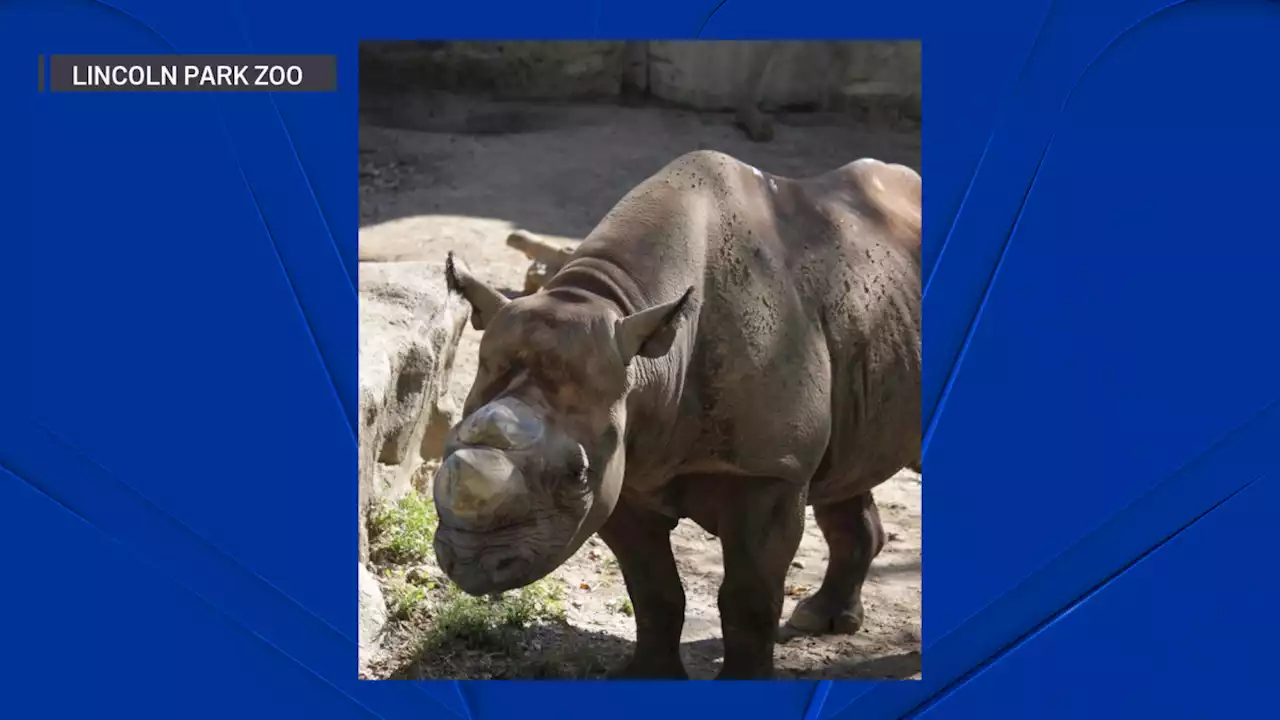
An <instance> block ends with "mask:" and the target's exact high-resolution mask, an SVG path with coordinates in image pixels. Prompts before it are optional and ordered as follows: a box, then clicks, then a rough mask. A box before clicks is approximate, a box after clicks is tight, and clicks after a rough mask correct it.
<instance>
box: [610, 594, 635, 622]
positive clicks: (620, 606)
mask: <svg viewBox="0 0 1280 720" xmlns="http://www.w3.org/2000/svg"><path fill="white" fill-rule="evenodd" d="M614 609H615V610H617V611H618V612H620V613H622V614H623V615H626V616H627V617H635V614H636V609H635V606H633V605H632V604H631V599H630V598H623V599H621V600H618V601H617V602H616V603H615V604H614Z"/></svg>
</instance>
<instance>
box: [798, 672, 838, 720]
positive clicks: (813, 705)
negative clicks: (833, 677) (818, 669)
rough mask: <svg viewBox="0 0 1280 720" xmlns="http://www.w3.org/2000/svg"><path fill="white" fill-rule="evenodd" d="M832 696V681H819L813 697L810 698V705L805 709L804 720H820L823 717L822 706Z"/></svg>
mask: <svg viewBox="0 0 1280 720" xmlns="http://www.w3.org/2000/svg"><path fill="white" fill-rule="evenodd" d="M829 694H831V681H830V680H819V681H818V684H817V685H815V686H814V687H813V695H811V696H809V705H808V706H806V707H805V709H804V720H818V718H819V717H821V716H822V706H823V704H825V703H826V702H827V695H829Z"/></svg>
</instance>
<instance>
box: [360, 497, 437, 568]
mask: <svg viewBox="0 0 1280 720" xmlns="http://www.w3.org/2000/svg"><path fill="white" fill-rule="evenodd" d="M437 522H438V519H437V517H436V508H435V505H434V504H432V502H431V500H430V498H426V497H423V496H422V495H419V494H418V493H416V492H410V493H409V494H408V495H405V496H404V497H403V498H401V499H400V500H399V501H398V502H396V503H395V504H393V505H392V504H383V505H381V506H379V507H375V508H374V509H373V511H372V512H371V513H370V514H369V555H370V559H371V560H372V561H373V562H374V563H376V564H379V565H407V564H411V563H420V562H424V561H425V560H427V559H428V558H429V557H431V555H432V553H433V549H432V542H433V541H434V540H435V529H436V523H437Z"/></svg>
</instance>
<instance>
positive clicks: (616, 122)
mask: <svg viewBox="0 0 1280 720" xmlns="http://www.w3.org/2000/svg"><path fill="white" fill-rule="evenodd" d="M407 105H409V106H407ZM411 105H412V103H406V102H398V103H382V104H381V105H378V104H377V103H373V102H369V103H366V104H365V105H364V106H363V107H362V117H361V129H360V218H361V230H360V259H361V261H362V262H387V261H396V260H412V259H424V260H440V261H443V259H444V257H445V254H446V252H448V251H450V250H452V251H455V252H457V253H458V254H459V255H461V256H462V257H463V258H465V260H466V262H467V263H468V264H469V265H470V266H471V268H472V270H473V272H474V273H475V274H476V275H477V276H479V277H481V278H482V279H484V280H486V281H488V282H490V283H492V284H493V285H495V286H496V287H499V288H504V289H510V290H513V291H514V290H518V289H520V288H521V287H522V286H523V279H524V274H525V271H526V269H527V268H528V266H529V262H528V260H527V259H526V258H525V257H524V256H523V255H522V254H520V253H519V252H517V251H515V250H512V249H510V248H508V247H507V246H506V244H505V240H506V237H507V235H508V234H509V233H510V232H511V231H512V230H514V229H517V228H520V229H524V230H528V231H531V232H534V233H537V234H541V235H544V236H549V237H552V238H559V239H567V240H574V241H576V240H579V239H581V238H582V237H584V236H585V235H586V234H587V233H589V232H590V230H591V229H592V227H593V226H594V224H595V223H596V222H597V221H598V220H599V219H600V218H601V217H602V216H603V215H604V214H605V212H607V211H608V209H609V208H610V207H611V206H612V205H613V204H614V203H616V202H617V201H618V200H619V199H621V197H622V196H623V195H624V194H625V193H626V192H627V191H629V190H630V189H631V188H632V187H633V186H635V185H636V184H638V183H639V182H640V181H641V180H643V179H644V178H645V177H647V176H648V175H650V174H652V173H653V172H655V171H657V170H658V169H659V168H661V167H662V166H663V165H664V164H666V163H667V162H669V161H670V160H672V159H674V158H675V157H677V156H678V155H680V154H682V153H684V152H688V151H691V150H695V149H701V148H710V149H715V150H721V151H723V152H727V153H729V154H730V155H733V156H735V157H738V158H740V159H742V160H744V161H746V162H748V163H751V164H753V165H756V166H757V167H759V168H761V169H762V170H765V171H766V172H770V173H774V174H777V175H782V176H789V177H803V176H808V175H814V174H818V173H821V172H824V171H826V170H829V169H832V168H834V167H836V166H838V165H841V164H844V163H846V162H849V161H851V160H854V159H857V158H859V157H876V158H879V159H882V160H885V161H890V162H899V163H903V164H906V165H910V166H912V167H914V168H917V169H919V168H920V138H919V129H918V127H904V126H902V125H901V124H896V123H895V124H880V125H879V126H878V127H870V126H868V125H867V124H866V123H861V124H859V123H854V122H851V121H850V120H849V119H847V118H838V117H832V116H819V115H812V114H810V115H804V116H801V115H795V116H780V117H779V124H778V127H777V135H776V138H775V140H774V141H773V142H772V143H767V144H756V143H752V142H750V141H748V140H747V139H746V138H745V137H744V136H743V135H742V134H741V133H740V132H739V131H738V130H736V129H735V128H734V127H733V125H732V122H731V119H730V118H729V116H727V115H721V114H698V113H691V112H684V111H678V110H671V109H663V108H624V107H616V106H606V105H577V106H555V107H551V106H545V105H542V106H515V105H509V104H507V105H482V104H476V103H474V102H470V101H462V100H457V99H448V100H447V101H442V102H434V103H424V104H423V105H422V106H420V107H412V106H411ZM479 337H480V333H478V332H476V331H474V330H472V329H471V328H470V327H468V328H467V330H466V332H465V334H464V336H463V339H462V343H461V345H460V347H459V351H458V356H457V359H456V364H455V367H454V373H453V377H452V379H451V390H450V398H449V399H448V400H449V402H452V403H454V404H455V405H456V406H457V407H460V406H461V404H462V399H463V398H464V397H465V395H466V392H467V390H468V389H469V387H470V384H471V381H472V379H473V378H474V376H475V372H476V362H477V360H476V351H477V347H478V343H479ZM920 488H921V485H920V477H919V476H918V475H916V474H915V473H913V472H911V471H908V470H904V471H902V472H901V473H899V474H898V475H897V476H895V477H894V478H893V479H892V480H890V481H888V482H887V483H885V484H884V485H882V486H881V487H880V488H878V489H877V491H876V493H875V494H876V499H877V502H878V504H879V506H880V511H881V517H882V518H883V521H884V525H885V529H886V531H887V534H888V543H887V545H886V547H885V549H884V551H883V552H882V553H881V554H880V556H879V557H878V558H877V560H876V562H875V564H874V566H873V568H872V571H871V577H870V579H869V580H868V583H867V586H866V588H865V591H864V603H865V607H866V618H867V620H866V626H865V627H864V628H863V630H862V631H861V632H859V633H858V634H857V635H854V636H836V637H820V638H809V637H798V638H789V639H786V640H785V641H784V642H781V643H780V644H779V645H778V647H777V651H776V661H777V666H778V674H779V676H780V677H803V678H918V677H919V676H920V665H921V663H920V653H919V650H920V641H921V636H920V622H921V601H920V598H921V571H920V551H921V531H920V519H921V499H920V495H921V490H920ZM672 542H673V546H674V548H675V555H676V559H677V562H678V564H679V566H680V570H681V575H682V577H683V580H684V585H685V592H686V596H687V620H686V623H685V628H684V642H685V644H684V650H683V652H684V655H685V662H686V665H687V667H688V669H689V673H690V675H691V677H693V678H710V677H713V676H714V675H715V673H716V672H717V671H718V669H719V664H720V661H721V653H722V648H721V645H720V641H719V637H720V624H719V613H718V611H717V609H716V592H717V589H718V587H719V583H720V580H721V578H722V576H723V569H722V565H721V552H720V546H719V543H718V542H717V540H716V539H715V538H714V537H713V536H711V535H709V534H707V533H706V532H704V531H703V530H702V529H701V528H699V527H698V526H696V525H694V524H692V523H690V522H688V521H685V522H682V523H681V524H680V525H679V527H678V528H677V529H676V531H675V532H674V533H673V537H672ZM826 558H827V547H826V544H825V543H824V541H823V540H822V536H821V534H820V532H819V531H818V528H817V526H816V524H815V523H814V521H813V516H812V511H810V513H809V520H808V524H807V528H806V531H805V536H804V540H803V542H802V544H801V547H800V550H799V553H798V554H797V556H796V560H795V562H794V563H793V565H792V568H791V572H790V574H789V576H788V579H787V588H788V598H787V602H786V607H785V608H784V618H785V617H786V616H787V615H788V614H789V613H790V612H791V610H792V608H794V606H795V603H796V602H797V601H798V600H799V599H801V598H803V597H804V596H805V595H806V594H808V593H809V592H810V591H812V590H813V589H816V588H817V586H818V585H819V584H820V583H821V579H822V573H823V570H824V569H825V567H826ZM552 577H553V579H554V581H555V582H557V583H560V584H562V585H563V596H564V602H565V605H566V609H567V619H568V627H561V628H539V629H536V630H531V631H530V632H531V633H532V635H531V638H530V640H529V642H528V643H527V644H526V649H527V651H528V652H530V653H535V654H536V653H538V652H539V651H540V648H552V647H555V648H558V649H560V650H563V649H564V648H565V647H571V648H572V651H573V652H574V653H576V654H578V655H579V656H582V655H586V656H589V657H590V659H591V660H592V662H591V663H590V664H589V665H590V669H583V670H581V671H580V672H579V674H580V676H587V677H594V676H598V675H599V674H600V671H602V669H603V667H606V666H610V665H613V664H614V663H616V662H617V660H620V659H621V658H623V657H624V656H625V655H626V653H627V652H629V648H630V644H631V641H633V640H634V637H635V627H634V619H633V618H632V617H630V615H629V614H628V612H627V610H629V605H628V604H627V603H626V602H625V599H626V589H625V587H624V585H623V582H622V576H621V573H620V572H619V571H618V569H617V564H616V562H615V561H614V560H613V558H612V555H611V554H610V552H609V550H608V548H606V547H605V546H604V543H603V542H601V541H600V540H599V539H598V538H592V539H591V540H590V541H589V542H588V543H587V544H586V545H585V546H584V547H583V548H582V550H581V551H580V552H579V553H578V554H577V555H576V556H575V557H573V558H572V559H571V560H570V561H569V562H568V563H566V564H565V565H564V566H562V567H561V568H560V569H559V570H558V571H556V573H555V574H554V575H553V576H552ZM412 632H413V630H412V628H399V629H397V628H392V630H391V633H390V635H389V637H388V639H387V641H386V642H384V647H385V648H386V650H385V651H384V655H385V656H386V657H384V658H383V659H382V660H381V661H380V662H378V663H375V667H376V668H378V669H376V670H375V674H377V675H378V676H382V677H388V676H406V672H408V673H409V674H410V675H414V674H416V675H418V676H423V675H427V674H429V673H431V672H433V671H432V670H431V669H430V668H431V663H430V662H428V663H426V664H425V665H424V664H421V663H419V665H418V669H417V670H415V671H406V669H405V668H404V667H397V656H398V655H402V654H403V652H404V648H406V647H408V646H409V645H410V644H411V640H412V638H411V637H408V636H409V635H411V634H412ZM401 659H402V658H401ZM485 662H486V663H487V664H488V665H489V666H492V664H493V663H494V662H498V663H501V662H502V660H501V659H500V658H499V659H496V660H495V658H493V657H489V658H487V659H486V661H485ZM447 666H448V667H450V668H454V669H455V671H456V668H457V667H459V666H458V665H457V663H452V664H449V665H447ZM463 672H466V671H465V670H464V671H463ZM454 676H455V677H456V675H454ZM485 676H494V677H502V676H507V677H510V676H511V675H510V674H507V673H504V672H502V670H501V669H498V670H497V671H494V670H493V668H492V667H489V670H488V671H487V672H486V673H485Z"/></svg>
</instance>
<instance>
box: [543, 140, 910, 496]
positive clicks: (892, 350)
mask: <svg viewBox="0 0 1280 720" xmlns="http://www.w3.org/2000/svg"><path fill="white" fill-rule="evenodd" d="M891 167H892V166H887V165H884V164H883V163H876V162H875V161H859V162H855V163H851V164H850V165H846V166H844V167H843V168H840V169H837V170H834V171H832V172H829V173H826V174H825V175H822V176H819V177H815V178H810V179H802V180H793V179H789V178H784V177H779V176H775V175H770V174H768V173H764V172H762V171H760V170H758V169H756V168H754V167H752V166H750V165H747V164H745V163H742V162H740V161H738V160H736V159H734V158H732V157H730V156H728V155H724V154H722V153H717V152H710V151H700V152H696V153H691V154H689V155H685V156H683V157H681V158H679V159H677V160H675V161H673V162H672V163H670V164H669V165H668V166H667V167H666V168H664V169H663V170H662V171H660V172H659V173H657V174H655V175H654V176H653V177H651V178H649V179H648V180H646V181H645V182H644V183H642V184H641V185H639V186H638V187H636V188H635V189H634V190H632V192H631V193H629V194H628V195H627V196H626V197H625V198H623V200H622V201H620V202H619V203H618V205H617V206H615V207H614V209H613V210H612V211H611V212H610V213H609V215H607V216H606V217H605V219H604V220H602V222H601V223H600V224H599V226H597V228H596V230H595V231H594V232H593V233H592V234H591V236H590V237H588V238H587V240H586V241H585V242H584V243H583V244H582V245H581V246H580V247H579V249H578V251H577V252H576V253H575V258H574V260H573V261H571V262H570V264H569V265H566V269H568V268H570V267H571V266H573V265H574V264H575V263H577V264H578V266H579V267H586V266H588V265H590V264H591V263H592V262H595V261H598V260H603V261H605V262H604V263H603V264H602V265H601V267H602V268H605V267H611V266H616V267H622V268H625V270H626V272H625V273H623V274H622V275H621V276H617V277H615V280H616V284H617V285H618V286H619V288H620V291H621V293H622V294H623V295H626V296H627V297H628V298H629V299H630V303H629V304H630V305H631V307H630V308H628V309H629V310H635V309H639V307H643V306H645V305H651V304H656V303H660V302H667V301H670V300H673V299H675V298H677V297H679V296H680V294H681V293H682V292H683V291H684V290H685V289H686V288H688V287H689V286H693V287H694V289H695V295H694V302H695V306H696V308H697V310H696V312H695V313H694V315H693V317H692V320H691V322H690V323H689V324H688V325H687V326H686V327H687V329H686V330H685V331H684V332H683V333H682V336H683V340H682V343H678V344H677V347H678V349H677V351H676V352H675V353H673V355H672V356H671V357H669V358H664V359H663V360H662V361H658V362H657V363H656V367H659V368H661V372H664V373H666V374H668V375H672V374H679V375H680V377H679V378H677V379H668V381H666V382H664V383H661V384H660V386H661V387H662V388H663V392H666V393H668V395H674V396H675V398H674V399H675V400H676V401H677V402H678V409H677V412H676V413H675V415H674V416H664V415H663V414H662V412H658V411H654V412H652V413H646V415H645V416H646V417H647V418H648V419H649V420H650V421H649V422H648V423H647V426H646V427H644V428H642V429H638V430H637V431H636V434H635V436H634V437H633V438H632V439H631V448H632V450H633V452H630V453H629V454H628V484H632V483H634V484H635V486H636V487H634V488H633V489H634V490H637V491H640V492H648V491H650V490H656V489H657V487H656V486H655V485H654V483H660V482H661V478H664V477H670V476H671V475H673V474H674V475H680V474H686V473H698V472H707V471H714V472H730V473H739V474H743V475H759V476H772V477H780V478H784V479H788V480H792V481H795V482H797V483H803V482H807V481H808V480H810V478H814V479H815V487H814V490H815V493H814V495H816V496H818V497H821V496H822V495H824V494H831V493H836V494H846V490H847V489H848V488H850V487H852V486H854V485H858V484H860V483H864V484H865V483H867V482H873V481H870V480H866V479H865V478H866V477H869V476H874V475H876V474H877V472H878V470H879V468H880V466H882V465H883V464H884V463H885V462H891V461H890V460H881V459H876V458H870V459H868V456H869V455H878V456H884V457H885V458H892V457H896V456H897V455H901V454H903V453H904V452H905V453H908V454H909V453H910V452H911V449H910V448H907V449H905V450H904V449H902V448H901V447H900V446H902V445H903V444H904V441H902V440H900V439H899V436H901V435H902V434H903V428H904V427H906V426H910V432H909V433H907V434H909V435H912V436H913V437H914V443H915V450H914V452H915V453H916V457H918V453H919V449H918V446H919V405H920V403H919V362H920V361H919V295H920V293H919V286H920V281H919V261H918V243H919V241H918V230H917V231H916V233H915V236H916V238H917V239H916V240H915V247H916V250H915V251H914V254H913V252H912V250H911V246H912V243H911V241H910V238H911V232H910V228H909V224H904V223H902V222H901V217H903V215H901V214H899V215H895V216H893V218H896V219H892V218H890V215H889V214H887V213H886V212H885V208H888V207H890V206H891V205H892V203H894V202H898V201H897V199H896V198H895V197H894V194H893V193H894V192H895V191H893V190H890V189H888V188H886V189H885V191H878V192H879V195H878V196H876V195H874V194H873V193H869V192H868V191H867V188H868V187H871V185H870V184H869V183H870V179H872V178H875V177H877V176H878V174H879V173H881V172H883V168H891ZM891 172H897V171H896V170H892V171H891ZM908 172H910V171H908ZM881 182H882V183H883V179H882V180H881ZM916 197H918V189H917V191H916ZM898 204H899V205H903V203H900V202H899V203H898ZM906 205H909V203H906ZM917 205H918V201H917ZM905 216H906V217H909V216H910V213H906V215H905ZM917 227H918V225H917ZM904 228H905V231H904ZM904 239H905V240H904ZM571 274H572V273H570V275H571ZM557 277H558V278H559V276H557ZM566 277H568V276H566ZM677 365H679V366H680V367H681V368H683V371H682V372H681V371H680V370H679V369H678V368H677V367H676V366H677ZM912 393H914V395H912ZM671 399H673V398H671V397H664V396H662V394H661V393H657V394H655V395H653V396H651V397H649V398H647V402H649V403H651V404H654V405H661V404H662V403H664V402H666V401H668V400H671ZM905 406H909V409H903V407H905ZM913 413H914V414H913ZM911 442H912V441H911V440H907V441H905V444H907V445H910V444H911ZM876 443H879V444H880V445H881V446H882V447H880V448H879V449H872V450H868V448H870V446H872V445H874V444H876ZM633 455H634V457H633ZM860 457H861V458H862V459H861V460H859V458H860ZM913 459H914V458H913ZM907 462H908V460H902V461H900V462H898V465H897V467H895V468H893V470H896V469H897V468H899V467H902V466H903V465H905V464H906V463H907ZM633 469H634V473H633V472H632V470H633ZM890 472H891V471H890ZM815 476H817V477H815ZM887 477H888V475H885V476H884V477H880V478H877V479H876V480H875V481H874V482H878V481H880V480H883V479H885V478H887Z"/></svg>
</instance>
